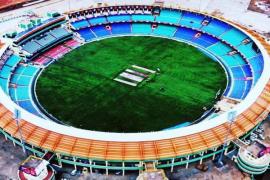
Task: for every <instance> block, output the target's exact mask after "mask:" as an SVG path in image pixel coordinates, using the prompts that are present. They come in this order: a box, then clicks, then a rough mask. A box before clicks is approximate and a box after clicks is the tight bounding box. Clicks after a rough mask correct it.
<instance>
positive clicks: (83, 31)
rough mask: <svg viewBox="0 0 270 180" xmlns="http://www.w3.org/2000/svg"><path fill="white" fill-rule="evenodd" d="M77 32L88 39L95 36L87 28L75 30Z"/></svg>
mask: <svg viewBox="0 0 270 180" xmlns="http://www.w3.org/2000/svg"><path fill="white" fill-rule="evenodd" d="M77 32H78V33H79V34H80V35H81V36H82V37H83V38H84V39H85V40H86V41H90V40H91V39H93V38H95V35H94V34H93V33H92V32H91V31H90V29H89V28H85V29H80V30H77Z"/></svg>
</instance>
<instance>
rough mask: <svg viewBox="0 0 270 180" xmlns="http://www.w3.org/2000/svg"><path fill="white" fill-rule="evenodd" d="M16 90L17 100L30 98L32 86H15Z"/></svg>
mask: <svg viewBox="0 0 270 180" xmlns="http://www.w3.org/2000/svg"><path fill="white" fill-rule="evenodd" d="M15 92H16V101H21V100H27V99H30V96H29V95H30V87H28V86H17V88H15Z"/></svg>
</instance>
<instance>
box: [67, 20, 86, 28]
mask: <svg viewBox="0 0 270 180" xmlns="http://www.w3.org/2000/svg"><path fill="white" fill-rule="evenodd" d="M71 24H72V26H73V27H74V28H75V29H81V28H86V27H88V26H90V24H89V23H88V21H87V20H86V19H83V20H79V21H76V22H73V23H71Z"/></svg>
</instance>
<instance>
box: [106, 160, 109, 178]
mask: <svg viewBox="0 0 270 180" xmlns="http://www.w3.org/2000/svg"><path fill="white" fill-rule="evenodd" d="M108 175H109V171H108V161H106V176H108Z"/></svg>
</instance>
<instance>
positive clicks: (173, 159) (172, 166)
mask: <svg viewBox="0 0 270 180" xmlns="http://www.w3.org/2000/svg"><path fill="white" fill-rule="evenodd" d="M173 167H174V158H172V165H171V172H173Z"/></svg>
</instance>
